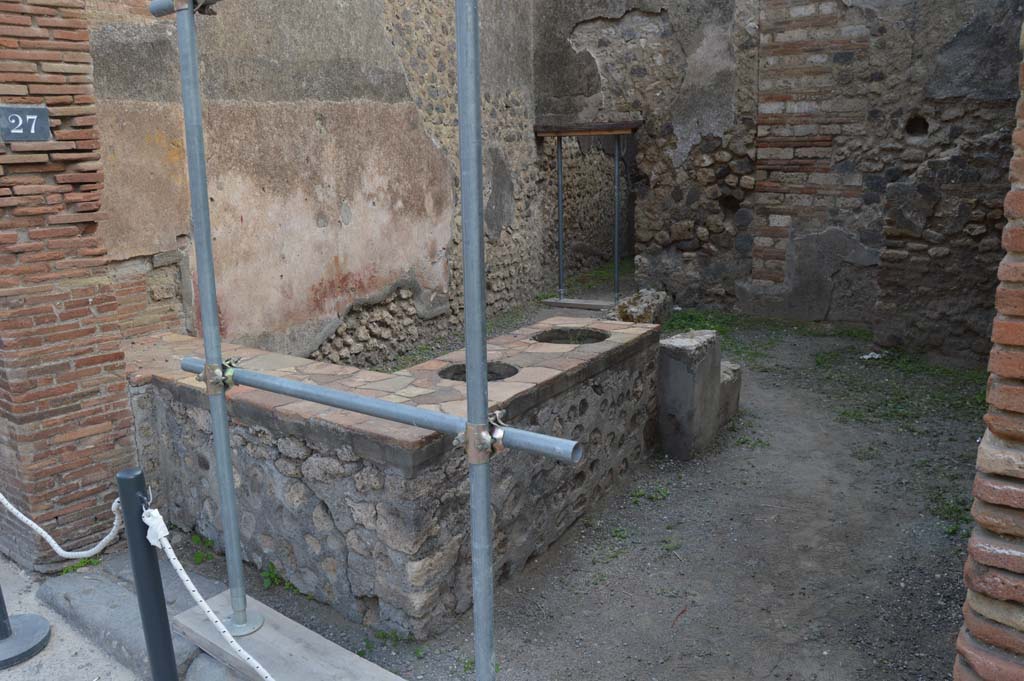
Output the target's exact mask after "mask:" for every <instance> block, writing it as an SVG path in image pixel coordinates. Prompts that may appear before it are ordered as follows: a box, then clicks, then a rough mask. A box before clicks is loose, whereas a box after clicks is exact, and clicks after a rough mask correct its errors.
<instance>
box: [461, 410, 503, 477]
mask: <svg viewBox="0 0 1024 681" xmlns="http://www.w3.org/2000/svg"><path fill="white" fill-rule="evenodd" d="M504 417H505V412H504V411H496V412H494V413H492V414H489V415H488V417H487V425H474V424H472V423H467V424H466V433H465V434H464V435H459V436H458V437H457V438H456V439H455V442H456V444H462V443H465V445H466V457H467V458H468V459H469V463H471V464H480V463H489V462H490V460H491V458H492V457H493V456H494V455H496V454H501V453H502V452H504V451H505V450H507V449H508V447H506V446H505V428H507V427H508V424H506V423H505V422H504V421H503V420H502V419H503V418H504Z"/></svg>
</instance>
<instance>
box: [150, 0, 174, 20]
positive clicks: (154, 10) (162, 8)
mask: <svg viewBox="0 0 1024 681" xmlns="http://www.w3.org/2000/svg"><path fill="white" fill-rule="evenodd" d="M174 11H175V10H174V0H152V2H150V3H149V13H150V14H152V15H153V16H155V17H157V18H160V17H166V16H170V15H172V14H174Z"/></svg>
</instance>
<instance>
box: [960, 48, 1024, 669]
mask: <svg viewBox="0 0 1024 681" xmlns="http://www.w3.org/2000/svg"><path fill="white" fill-rule="evenodd" d="M1021 45H1022V46H1024V35H1022V36H1021ZM1018 60H1019V57H1018ZM1020 73H1021V85H1020V86H1019V87H1024V70H1022V71H1021V72H1020ZM1022 102H1024V100H1022ZM1016 118H1017V127H1016V129H1015V131H1014V133H1013V142H1012V150H1013V161H1012V164H1011V172H1010V182H1011V183H1012V184H1011V186H1012V188H1011V191H1010V192H1009V194H1008V195H1007V197H1006V203H1005V211H1006V217H1007V218H1008V219H1009V223H1008V224H1007V226H1006V229H1005V230H1003V235H1002V237H1003V238H1002V245H1003V246H1004V247H1005V249H1006V251H1007V254H1006V257H1005V258H1003V261H1002V264H1001V265H1000V266H999V273H998V288H997V290H996V295H995V301H996V317H995V324H994V328H993V332H992V340H993V342H994V343H995V346H994V348H993V349H992V354H991V358H990V362H989V370H990V371H991V372H992V375H991V379H990V380H989V389H988V403H989V412H988V414H987V415H986V417H985V422H986V424H987V426H988V430H987V431H986V433H985V436H984V438H983V439H982V441H981V445H980V447H979V448H978V463H977V468H978V474H977V477H976V479H975V483H974V506H973V508H972V514H973V516H974V520H975V523H976V524H975V527H974V531H973V532H972V533H971V539H970V543H969V544H968V558H967V565H966V566H965V569H964V577H965V581H966V584H967V602H966V603H965V604H964V620H965V622H964V627H963V628H962V629H961V631H960V636H959V638H958V639H957V643H956V652H957V657H956V663H955V669H954V674H953V678H954V679H956V681H979V680H980V679H985V680H988V681H1002V680H1003V679H1006V680H1007V681H1009V680H1010V679H1019V678H1024V286H1022V284H1024V269H1022V267H1021V262H1024V261H1022V255H1024V108H1019V109H1018V111H1017V116H1016Z"/></svg>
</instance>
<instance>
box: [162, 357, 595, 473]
mask: <svg viewBox="0 0 1024 681" xmlns="http://www.w3.org/2000/svg"><path fill="white" fill-rule="evenodd" d="M181 368H182V370H184V371H187V372H189V373H193V374H202V373H203V371H204V369H205V368H206V364H205V363H204V362H203V360H201V359H198V358H196V357H186V358H185V359H183V360H181ZM231 381H232V383H233V384H234V385H244V386H248V387H250V388H257V389H259V390H266V391H267V392H271V393H275V394H277V395H288V396H289V397H294V398H296V399H299V400H306V401H307V402H315V403H316V404H322V405H325V406H328V407H337V408H338V409H346V410H348V411H354V412H356V413H359V414H366V415H367V416H376V417H378V418H382V419H387V420H389V421H397V422H398V423H404V424H406V425H409V426H416V427H417V428H424V429H426V430H434V431H437V432H439V433H445V434H447V435H462V434H464V433H465V432H466V419H464V418H462V417H461V416H452V415H451V414H442V413H440V412H436V411H430V410H429V409H420V408H419V407H410V406H409V405H406V404H398V403H395V402H388V401H387V400H378V399H376V398H373V397H366V396H364V395H356V394H353V393H347V392H343V391H341V390H333V389H331V388H325V387H323V386H321V385H316V384H315V383H303V382H302V381H293V380H291V379H288V378H281V377H279V376H268V375H267V374H262V373H260V372H258V371H249V370H246V369H239V368H235V369H233V370H232V373H231ZM502 430H503V431H504V440H503V441H504V444H505V446H506V447H509V448H512V449H521V450H523V451H527V452H531V453H533V454H541V455H543V456H547V457H550V458H552V459H557V460H558V461H561V462H563V463H578V462H579V461H580V460H581V459H582V458H583V446H582V445H581V444H580V443H579V442H574V441H572V440H563V439H562V438H557V437H551V436H550V435H541V434H540V433H532V432H530V431H528V430H520V429H518V428H509V427H502Z"/></svg>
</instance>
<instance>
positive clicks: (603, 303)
mask: <svg viewBox="0 0 1024 681" xmlns="http://www.w3.org/2000/svg"><path fill="white" fill-rule="evenodd" d="M544 304H545V305H547V306H548V307H564V308H567V309H570V310H594V311H601V310H608V309H611V308H612V306H614V305H615V303H613V302H612V301H610V300H584V299H582V298H548V299H546V300H545V301H544Z"/></svg>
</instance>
